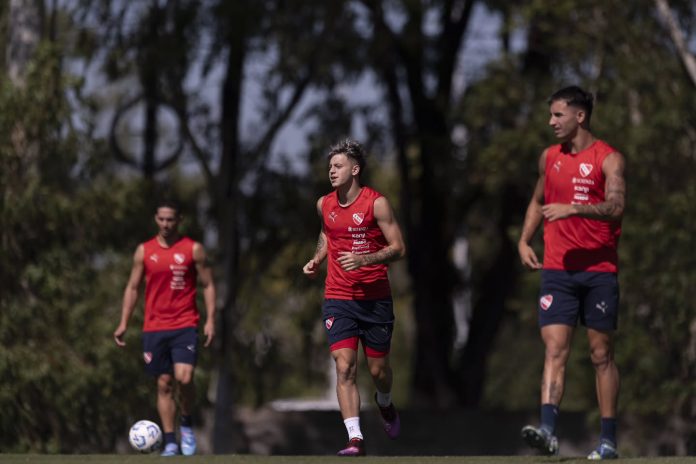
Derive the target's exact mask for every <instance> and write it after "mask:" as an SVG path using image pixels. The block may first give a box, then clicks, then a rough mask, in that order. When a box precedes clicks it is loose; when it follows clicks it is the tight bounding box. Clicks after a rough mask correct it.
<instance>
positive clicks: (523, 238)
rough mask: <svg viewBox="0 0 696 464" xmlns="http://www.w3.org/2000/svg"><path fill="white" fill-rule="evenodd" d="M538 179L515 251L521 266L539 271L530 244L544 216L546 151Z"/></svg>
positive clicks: (539, 265)
mask: <svg viewBox="0 0 696 464" xmlns="http://www.w3.org/2000/svg"><path fill="white" fill-rule="evenodd" d="M538 168H539V178H538V179H537V183H536V186H535V187H534V193H533V194H532V199H531V200H530V201H529V206H527V212H526V213H525V215H524V223H523V224H522V233H521V234H520V241H519V243H518V244H517V251H518V252H519V254H520V260H521V261H522V264H523V265H524V266H525V267H527V268H529V269H539V268H541V263H540V262H539V259H538V258H537V256H536V253H534V250H533V249H532V247H531V245H530V243H531V241H532V238H534V234H535V233H536V231H537V229H538V228H539V225H540V224H541V221H542V219H543V218H544V215H543V213H542V208H543V205H544V179H545V177H546V150H544V152H543V153H542V154H541V156H540V157H539V166H538Z"/></svg>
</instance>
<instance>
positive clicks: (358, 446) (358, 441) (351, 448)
mask: <svg viewBox="0 0 696 464" xmlns="http://www.w3.org/2000/svg"><path fill="white" fill-rule="evenodd" d="M338 456H365V443H364V442H363V439H362V438H351V439H350V441H349V442H348V444H347V445H346V447H345V448H343V449H342V450H341V451H339V452H338Z"/></svg>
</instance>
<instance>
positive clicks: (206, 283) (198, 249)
mask: <svg viewBox="0 0 696 464" xmlns="http://www.w3.org/2000/svg"><path fill="white" fill-rule="evenodd" d="M193 261H194V262H195V263H196V272H197V273H198V280H199V281H200V283H201V285H202V286H203V301H204V302H205V326H204V327H203V334H204V335H205V344H204V346H210V344H211V343H212V341H213V338H214V337H215V299H216V296H215V281H214V280H213V272H212V271H211V269H210V266H209V263H208V259H207V257H206V254H205V248H203V245H201V244H200V243H198V242H196V243H194V244H193Z"/></svg>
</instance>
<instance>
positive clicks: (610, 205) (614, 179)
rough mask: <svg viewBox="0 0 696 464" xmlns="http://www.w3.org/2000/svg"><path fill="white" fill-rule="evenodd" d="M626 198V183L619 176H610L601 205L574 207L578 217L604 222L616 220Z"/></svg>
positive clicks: (621, 212)
mask: <svg viewBox="0 0 696 464" xmlns="http://www.w3.org/2000/svg"><path fill="white" fill-rule="evenodd" d="M625 198H626V182H625V181H624V178H623V177H621V176H611V177H609V178H608V179H607V191H606V196H605V199H604V201H603V202H602V203H597V204H594V205H576V209H577V212H578V214H579V215H581V216H585V217H589V218H591V219H600V220H605V221H611V220H616V219H619V218H620V217H621V215H622V214H623V210H624V203H625Z"/></svg>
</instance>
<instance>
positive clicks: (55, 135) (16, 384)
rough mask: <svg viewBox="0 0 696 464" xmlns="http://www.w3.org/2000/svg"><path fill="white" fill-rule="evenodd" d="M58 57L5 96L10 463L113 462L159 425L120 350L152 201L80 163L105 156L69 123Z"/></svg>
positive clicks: (5, 435)
mask: <svg viewBox="0 0 696 464" xmlns="http://www.w3.org/2000/svg"><path fill="white" fill-rule="evenodd" d="M60 56H61V52H60V50H58V49H56V48H55V47H52V46H48V45H43V46H42V47H41V49H40V51H39V53H38V54H37V57H36V60H35V62H34V64H33V65H32V67H31V70H30V72H29V74H28V75H27V80H26V86H25V87H24V88H17V87H13V86H12V85H11V84H10V83H9V82H8V81H6V80H5V81H2V83H1V88H0V118H1V119H2V120H1V121H0V131H2V134H0V136H1V139H2V140H3V143H2V145H0V173H1V174H0V175H1V176H2V179H1V181H0V185H1V187H0V189H1V193H2V195H1V196H0V199H1V200H0V201H1V203H0V210H1V211H2V214H1V215H0V229H1V231H0V237H1V239H2V243H3V246H2V251H1V255H0V277H1V278H2V281H3V292H2V293H1V294H0V307H1V310H0V360H1V361H0V377H2V378H3V379H12V381H11V382H3V385H2V387H1V388H0V408H1V409H2V410H3V411H4V412H3V414H2V418H1V419H0V450H2V451H5V452H6V451H10V450H15V451H27V450H34V451H43V452H66V451H94V450H112V449H113V447H114V441H115V440H116V439H117V438H120V437H123V436H124V431H125V430H127V427H128V425H129V423H130V422H131V421H134V420H135V419H139V418H143V416H146V417H150V418H155V417H156V415H155V411H154V388H153V381H152V380H151V379H148V378H147V377H146V376H145V375H144V374H143V373H142V368H141V366H140V364H139V363H137V362H136V360H138V359H140V356H141V355H140V348H139V342H138V341H137V339H136V338H135V337H133V336H132V335H131V336H130V337H128V342H129V343H128V347H127V349H126V350H119V349H117V348H116V346H115V344H114V343H113V340H112V337H111V334H112V332H113V329H114V328H115V326H116V324H117V322H118V318H119V315H120V298H121V295H122V291H123V287H124V285H125V281H126V278H127V275H128V272H129V269H130V263H131V256H132V252H133V250H134V249H135V245H136V243H137V241H138V239H140V238H142V237H143V233H144V232H145V231H146V230H147V229H148V228H151V226H150V225H149V224H150V223H151V217H152V213H151V207H150V204H149V202H150V199H149V198H148V197H147V195H146V193H147V192H148V190H149V189H148V188H147V187H146V186H144V185H141V184H139V183H135V182H124V181H121V180H119V179H117V178H115V177H113V176H112V175H110V174H108V171H103V170H101V169H100V168H98V166H100V165H101V166H109V164H108V163H96V164H95V163H89V162H88V163H84V164H81V163H80V162H79V159H78V158H79V157H78V155H80V156H93V157H99V156H101V155H102V154H101V153H100V152H99V150H98V146H97V145H91V144H90V141H89V140H88V139H87V138H86V137H84V135H83V134H80V133H78V132H77V131H74V130H72V129H71V128H70V126H68V125H66V123H65V121H66V120H68V119H69V117H68V115H69V112H70V111H71V108H70V107H69V106H68V104H67V100H66V99H65V98H64V95H65V91H66V90H67V88H68V87H69V85H70V84H71V83H70V81H69V80H68V79H66V78H65V76H63V75H62V73H61V71H60V66H59V60H60ZM90 147H92V148H91V149H92V150H93V151H90ZM145 221H147V222H145ZM145 224H148V225H147V226H146V225H145ZM136 230H137V234H136V233H135V231H136ZM138 324H139V320H138V318H136V320H134V321H133V326H134V327H137V326H138ZM132 332H134V334H135V333H137V331H135V330H133V331H132ZM124 405H126V406H124ZM85 430H89V431H90V433H89V434H85V433H84V432H85Z"/></svg>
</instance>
